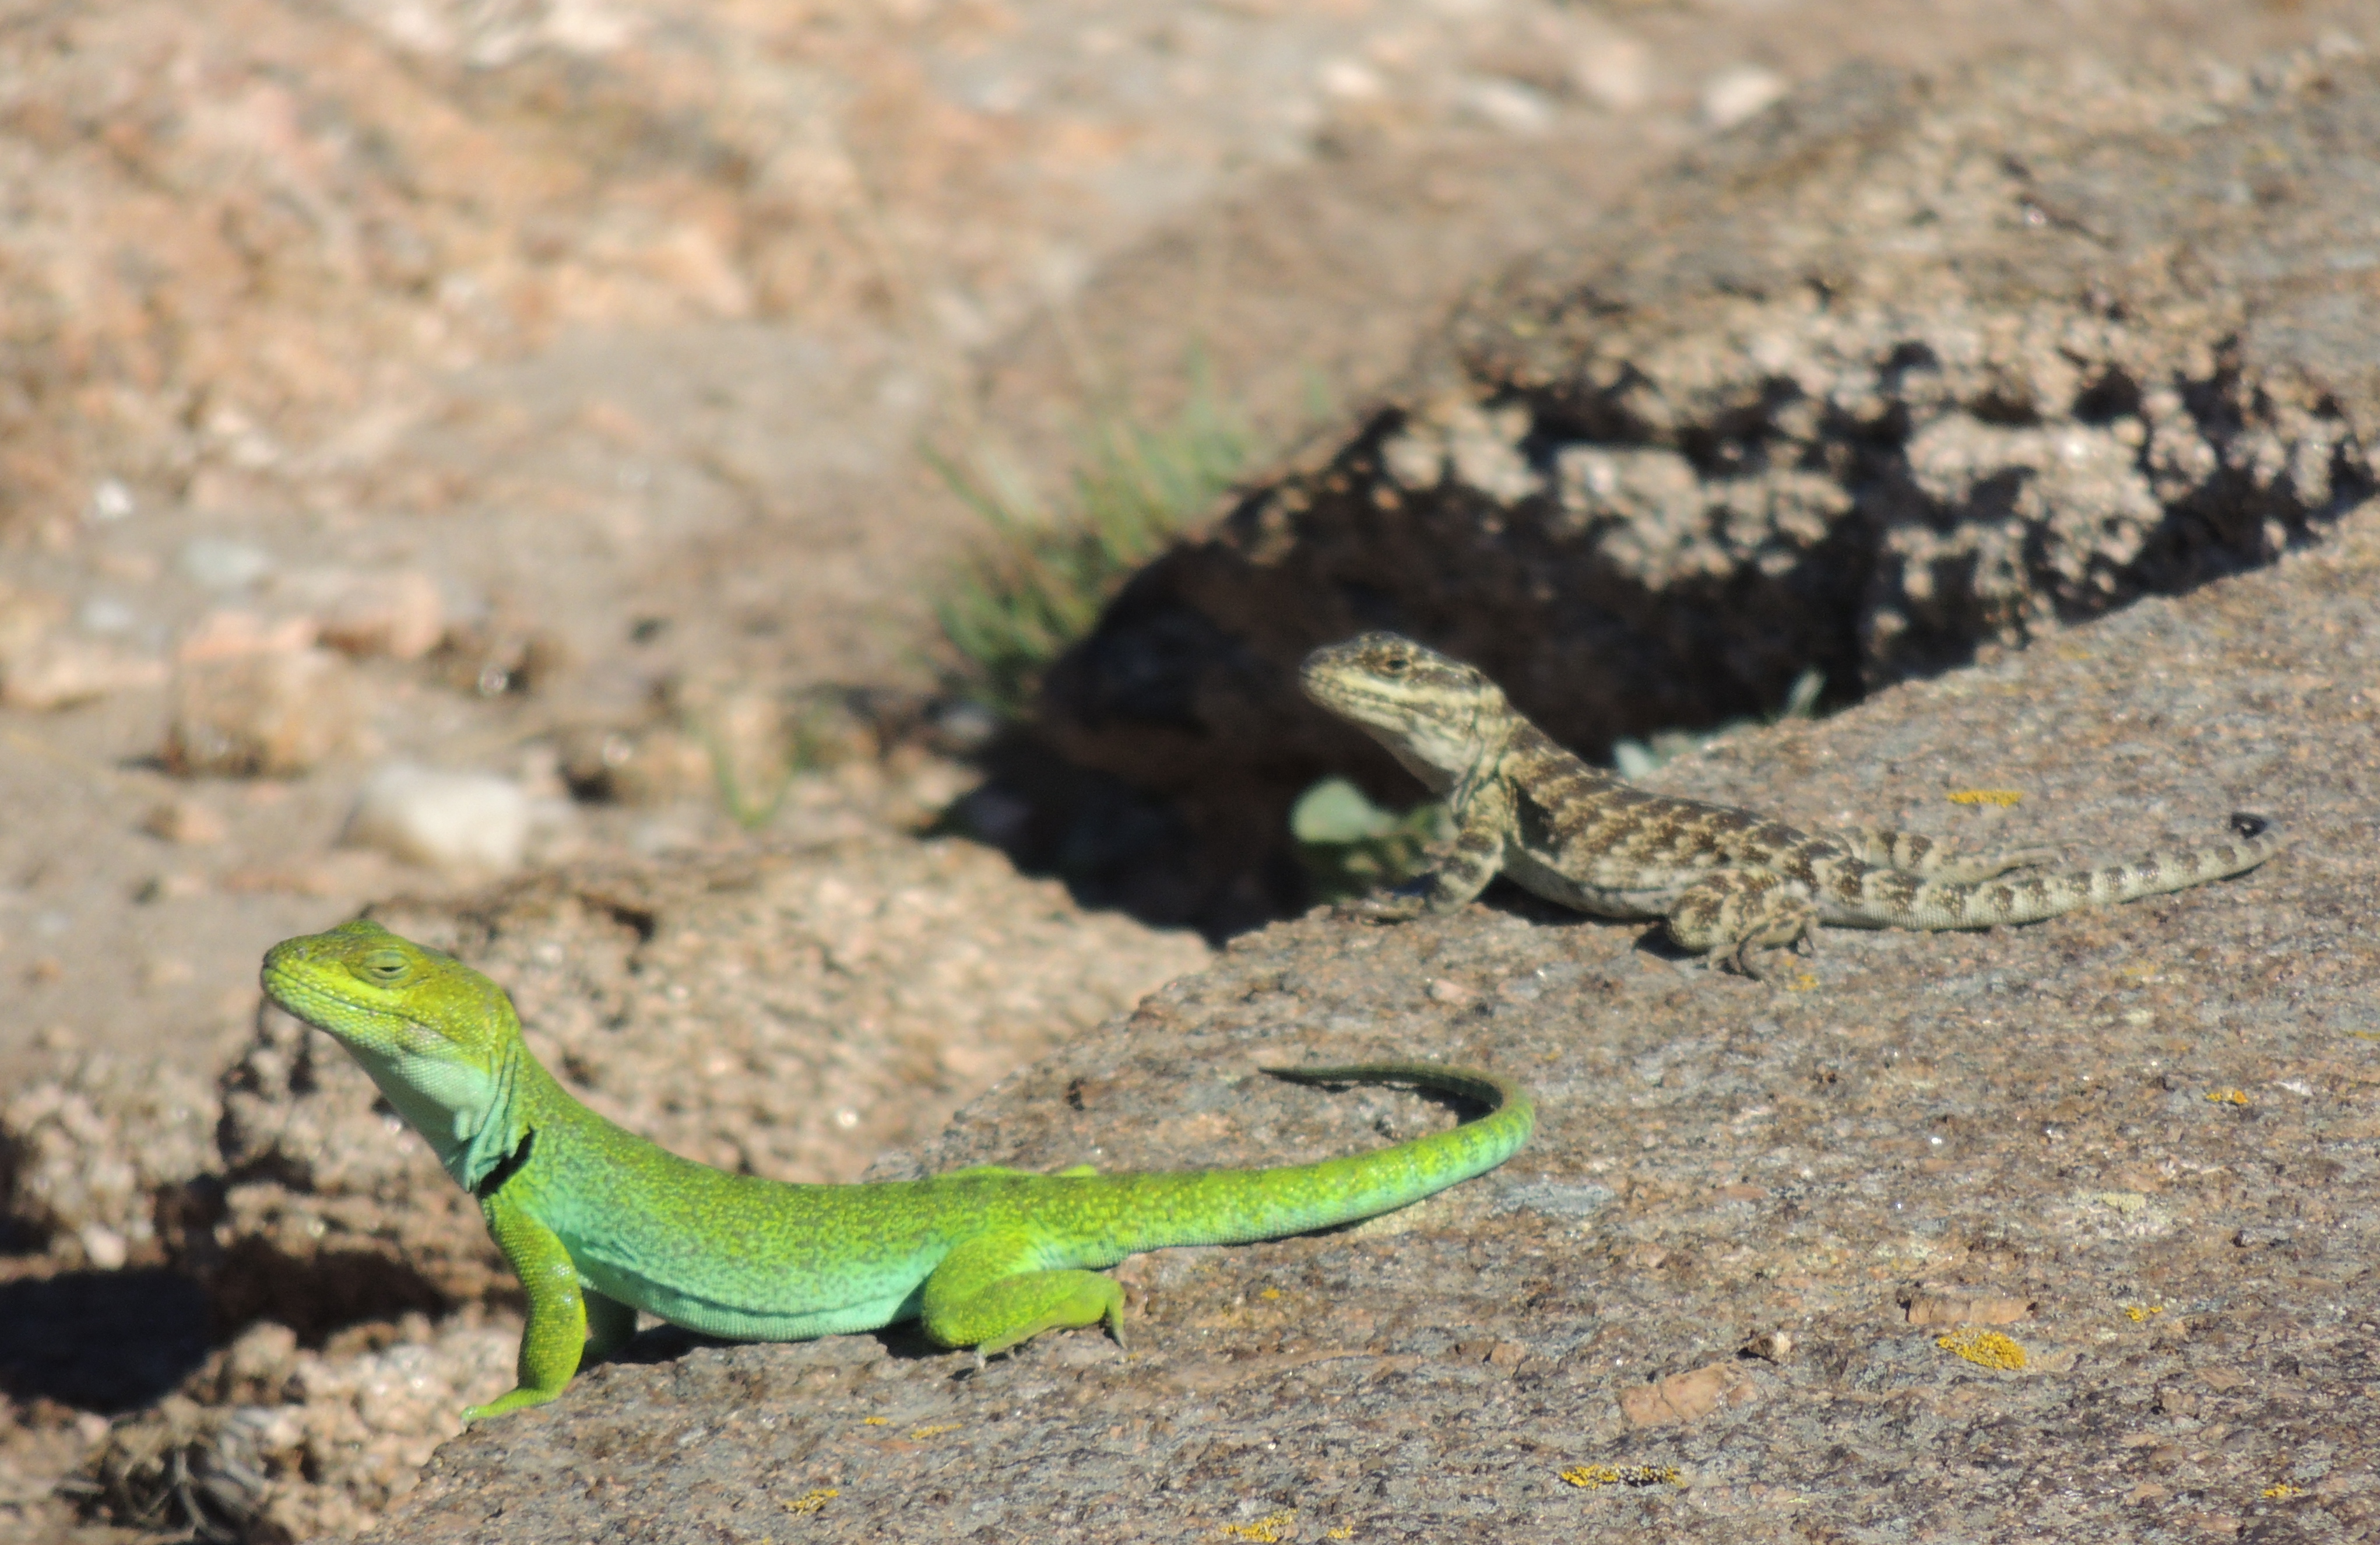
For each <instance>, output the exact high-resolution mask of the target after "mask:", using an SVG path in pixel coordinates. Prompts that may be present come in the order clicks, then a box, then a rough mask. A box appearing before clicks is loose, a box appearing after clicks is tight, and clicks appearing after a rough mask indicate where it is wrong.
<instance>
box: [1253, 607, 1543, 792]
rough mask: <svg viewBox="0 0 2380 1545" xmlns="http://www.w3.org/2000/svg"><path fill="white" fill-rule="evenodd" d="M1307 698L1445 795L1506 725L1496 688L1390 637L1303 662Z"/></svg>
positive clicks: (1374, 637)
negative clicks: (1352, 725)
mask: <svg viewBox="0 0 2380 1545" xmlns="http://www.w3.org/2000/svg"><path fill="white" fill-rule="evenodd" d="M1298 681H1299V684H1300V685H1301V686H1303V687H1305V695H1306V696H1307V697H1309V698H1312V699H1313V700H1315V701H1316V702H1318V703H1319V704H1321V705H1322V706H1323V707H1324V708H1327V709H1329V710H1330V712H1333V713H1336V714H1337V715H1339V717H1341V718H1342V719H1344V720H1347V721H1348V722H1349V723H1351V724H1354V725H1356V726H1357V727H1359V728H1361V729H1362V730H1364V731H1365V732H1366V734H1368V735H1370V736H1371V737H1372V738H1373V739H1375V740H1377V741H1378V742H1379V743H1380V744H1381V745H1383V746H1385V747H1387V748H1389V749H1390V751H1391V752H1393V753H1395V755H1396V759H1397V760H1399V761H1401V762H1403V763H1404V765H1405V768H1406V770H1407V771H1408V772H1412V773H1413V774H1414V775H1415V777H1417V778H1419V779H1421V780H1422V781H1423V782H1424V783H1426V784H1428V785H1430V786H1431V787H1432V788H1433V789H1436V790H1437V791H1439V792H1440V793H1443V792H1445V790H1446V789H1447V788H1448V787H1449V786H1451V785H1452V783H1453V782H1454V780H1455V779H1456V778H1458V777H1460V776H1462V775H1463V773H1464V772H1469V771H1470V770H1471V769H1472V768H1474V767H1475V766H1476V765H1477V764H1478V763H1479V761H1480V760H1482V759H1483V758H1484V757H1486V756H1488V754H1489V753H1490V752H1492V751H1493V750H1495V748H1496V747H1497V745H1498V743H1499V742H1500V739H1501V737H1502V736H1504V735H1505V734H1506V733H1507V732H1508V730H1509V729H1510V727H1511V708H1510V705H1509V704H1507V703H1506V701H1505V700H1504V694H1503V692H1502V690H1501V689H1500V688H1499V687H1497V685H1496V684H1495V683H1494V682H1492V681H1490V680H1488V678H1487V677H1486V676H1485V675H1481V674H1480V673H1479V672H1478V671H1476V670H1474V669H1473V668H1472V667H1470V666H1469V665H1466V664H1464V663H1463V662H1461V661H1459V660H1449V659H1448V658H1447V657H1446V656H1445V655H1442V654H1440V653H1439V652H1438V651H1436V650H1432V649H1425V648H1423V647H1422V646H1421V645H1419V644H1416V643H1415V642H1414V641H1413V640H1412V639H1408V638H1405V637H1403V635H1402V634H1396V633H1366V634H1365V635H1364V636H1363V637H1361V638H1359V639H1348V640H1347V641H1346V642H1345V643H1343V644H1326V645H1324V646H1323V647H1322V648H1320V649H1318V650H1316V651H1314V652H1313V653H1312V654H1309V655H1307V656H1306V657H1305V667H1304V668H1303V669H1302V670H1300V671H1299V672H1298Z"/></svg>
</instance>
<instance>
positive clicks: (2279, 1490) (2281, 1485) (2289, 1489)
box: [2265, 1480, 2299, 1498]
mask: <svg viewBox="0 0 2380 1545" xmlns="http://www.w3.org/2000/svg"><path fill="white" fill-rule="evenodd" d="M2298 1490H2299V1489H2298V1488H2297V1487H2294V1486H2291V1485H2290V1484H2289V1482H2288V1481H2285V1480H2284V1481H2276V1482H2275V1483H2274V1484H2272V1485H2270V1486H2267V1487H2265V1496H2268V1497H2274V1498H2280V1497H2294V1496H2296V1495H2297V1494H2298Z"/></svg>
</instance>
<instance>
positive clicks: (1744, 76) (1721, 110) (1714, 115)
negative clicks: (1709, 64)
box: [1703, 65, 1785, 128]
mask: <svg viewBox="0 0 2380 1545" xmlns="http://www.w3.org/2000/svg"><path fill="white" fill-rule="evenodd" d="M1784 94H1785V79H1784V77H1782V76H1780V75H1779V74H1778V73H1777V72H1776V71H1775V70H1770V69H1762V68H1761V67H1759V66H1758V65H1738V66H1736V67H1734V68H1733V69H1724V70H1721V71H1719V72H1718V74H1717V75H1714V76H1712V77H1711V78H1710V79H1709V80H1708V81H1706V82H1705V83H1704V86H1703V116H1704V117H1706V118H1707V119H1709V120H1710V123H1711V127H1713V128H1734V127H1735V126H1736V125H1738V124H1740V123H1742V122H1743V120H1744V119H1746V118H1749V117H1751V116H1753V115H1754V114H1755V113H1757V112H1759V111H1760V110H1761V109H1762V108H1764V107H1766V106H1767V105H1768V104H1769V103H1772V102H1775V101H1776V100H1777V99H1778V98H1779V97H1781V96H1783V95H1784Z"/></svg>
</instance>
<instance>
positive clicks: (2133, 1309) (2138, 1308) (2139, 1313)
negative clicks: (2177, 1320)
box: [2124, 1304, 2165, 1325]
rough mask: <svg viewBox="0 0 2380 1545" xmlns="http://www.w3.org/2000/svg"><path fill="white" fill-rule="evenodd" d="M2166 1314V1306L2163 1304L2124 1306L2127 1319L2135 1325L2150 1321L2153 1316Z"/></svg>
mask: <svg viewBox="0 0 2380 1545" xmlns="http://www.w3.org/2000/svg"><path fill="white" fill-rule="evenodd" d="M2164 1312H2165V1306H2164V1305H2163V1304H2126V1305H2125V1306H2124V1316H2125V1318H2126V1319H2128V1320H2131V1322H2132V1323H2133V1324H2135V1325H2137V1324H2139V1323H2140V1322H2141V1321H2143V1320H2146V1319H2148V1318H2149V1317H2150V1316H2151V1315H2157V1314H2163V1313H2164Z"/></svg>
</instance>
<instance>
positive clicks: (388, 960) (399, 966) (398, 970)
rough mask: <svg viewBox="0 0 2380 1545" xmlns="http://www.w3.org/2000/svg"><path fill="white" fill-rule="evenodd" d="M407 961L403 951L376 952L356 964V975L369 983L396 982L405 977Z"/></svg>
mask: <svg viewBox="0 0 2380 1545" xmlns="http://www.w3.org/2000/svg"><path fill="white" fill-rule="evenodd" d="M406 966H407V961H406V958H405V952H404V951H402V950H374V951H372V952H371V954H370V955H366V956H364V957H363V958H362V959H361V960H359V961H358V962H356V974H357V975H358V976H360V977H362V978H363V979H365V980H367V981H395V980H396V979H399V978H401V977H403V976H404V975H405V970H406Z"/></svg>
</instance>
